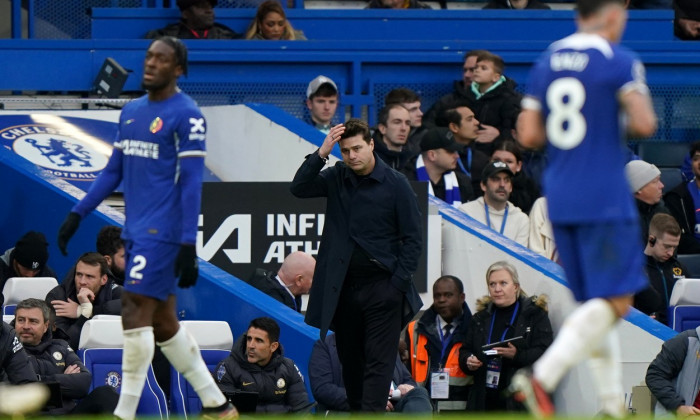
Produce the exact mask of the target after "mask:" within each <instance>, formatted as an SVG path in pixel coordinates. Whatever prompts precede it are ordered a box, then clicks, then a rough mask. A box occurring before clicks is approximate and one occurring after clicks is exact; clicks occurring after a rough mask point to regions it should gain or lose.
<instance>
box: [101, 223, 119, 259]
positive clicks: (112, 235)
mask: <svg viewBox="0 0 700 420" xmlns="http://www.w3.org/2000/svg"><path fill="white" fill-rule="evenodd" d="M121 235H122V228H120V227H119V226H112V225H107V226H103V227H102V229H100V233H98V234H97V243H96V244H95V247H96V248H97V252H98V253H100V254H102V255H109V256H110V257H112V256H114V254H116V253H117V251H119V250H120V249H121V248H123V247H124V240H122V236H121Z"/></svg>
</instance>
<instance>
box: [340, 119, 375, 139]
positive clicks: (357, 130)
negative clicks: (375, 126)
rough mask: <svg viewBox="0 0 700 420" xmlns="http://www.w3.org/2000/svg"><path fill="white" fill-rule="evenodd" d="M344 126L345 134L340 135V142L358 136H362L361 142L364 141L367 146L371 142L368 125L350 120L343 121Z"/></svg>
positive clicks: (356, 120)
mask: <svg viewBox="0 0 700 420" xmlns="http://www.w3.org/2000/svg"><path fill="white" fill-rule="evenodd" d="M344 125H345V132H343V134H341V135H340V140H343V139H347V138H350V137H355V136H356V135H358V134H359V135H361V136H362V140H364V141H365V143H367V144H369V142H370V141H371V140H372V134H371V133H370V131H369V125H367V123H366V122H364V121H362V120H358V119H357V118H350V119H349V120H347V121H345V124H344ZM340 140H339V141H340Z"/></svg>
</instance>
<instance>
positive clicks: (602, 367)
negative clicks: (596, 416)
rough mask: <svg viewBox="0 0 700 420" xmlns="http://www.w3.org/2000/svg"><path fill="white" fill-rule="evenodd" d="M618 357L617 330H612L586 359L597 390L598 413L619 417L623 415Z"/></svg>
mask: <svg viewBox="0 0 700 420" xmlns="http://www.w3.org/2000/svg"><path fill="white" fill-rule="evenodd" d="M620 358H621V357H620V340H619V337H618V334H617V331H615V330H612V331H610V332H609V333H608V334H607V335H606V336H605V338H604V339H603V341H602V342H601V343H600V345H599V346H598V348H597V349H595V350H594V351H593V353H592V354H591V358H590V359H589V360H588V370H589V371H590V372H591V375H592V376H593V382H594V384H595V388H596V389H597V390H598V397H599V399H600V407H601V408H600V414H601V415H604V416H610V417H613V418H621V417H624V415H625V402H624V390H623V388H622V365H621V360H620Z"/></svg>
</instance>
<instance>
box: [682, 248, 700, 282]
mask: <svg viewBox="0 0 700 420" xmlns="http://www.w3.org/2000/svg"><path fill="white" fill-rule="evenodd" d="M676 258H677V259H678V261H679V262H680V263H681V264H683V266H685V268H687V269H688V274H687V276H688V277H694V278H700V254H684V255H678V256H676Z"/></svg>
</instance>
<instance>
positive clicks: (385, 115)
mask: <svg viewBox="0 0 700 420" xmlns="http://www.w3.org/2000/svg"><path fill="white" fill-rule="evenodd" d="M395 108H403V109H406V108H405V107H404V106H403V105H401V104H398V103H393V104H387V106H385V107H384V108H382V109H381V110H380V111H379V115H378V116H377V123H378V124H381V125H383V126H386V125H387V123H388V122H389V112H391V110H392V109H395Z"/></svg>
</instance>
